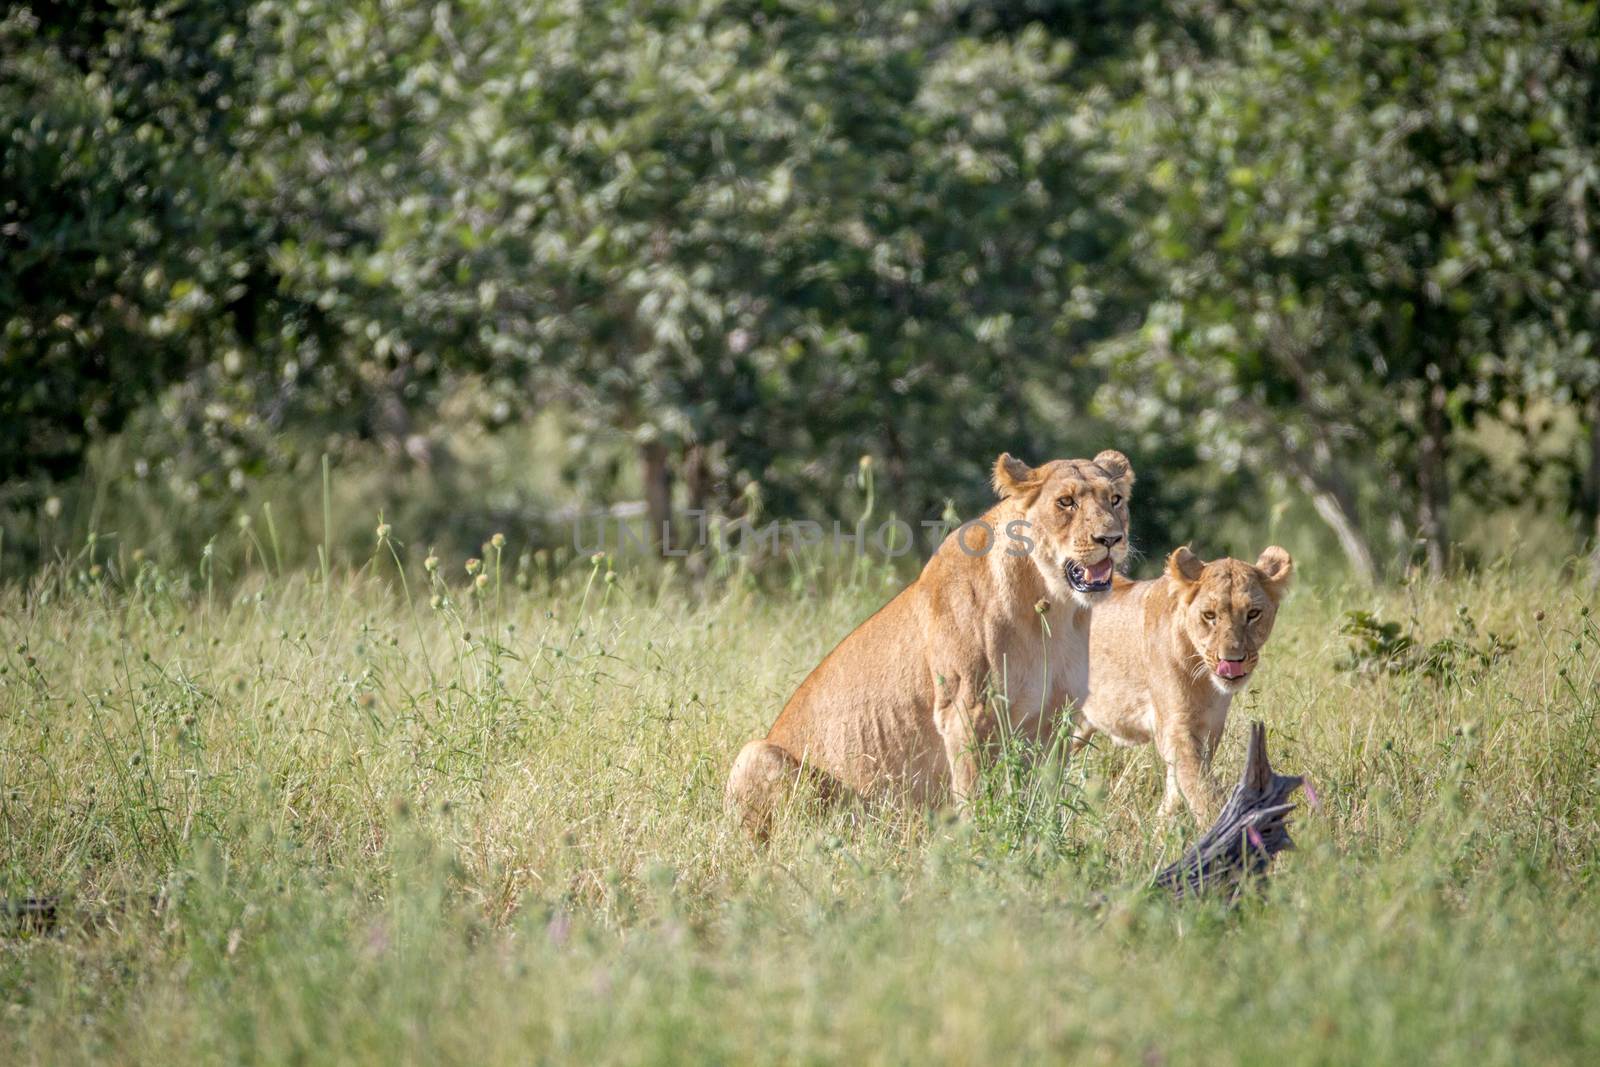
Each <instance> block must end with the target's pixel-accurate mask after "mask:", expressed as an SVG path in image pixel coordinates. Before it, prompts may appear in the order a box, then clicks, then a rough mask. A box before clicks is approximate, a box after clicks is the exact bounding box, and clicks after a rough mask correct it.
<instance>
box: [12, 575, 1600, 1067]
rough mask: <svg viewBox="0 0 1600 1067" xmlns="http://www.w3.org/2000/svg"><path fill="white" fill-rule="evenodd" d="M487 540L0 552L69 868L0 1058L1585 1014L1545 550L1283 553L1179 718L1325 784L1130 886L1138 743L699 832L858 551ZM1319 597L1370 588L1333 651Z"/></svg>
mask: <svg viewBox="0 0 1600 1067" xmlns="http://www.w3.org/2000/svg"><path fill="white" fill-rule="evenodd" d="M496 571H497V568H496V559H495V557H494V555H493V554H491V555H490V556H489V558H488V560H487V567H486V575H487V579H488V580H487V583H486V585H485V587H484V588H483V589H482V590H481V591H479V592H475V593H474V592H470V591H469V585H470V583H471V579H470V577H469V575H468V574H467V573H466V571H465V569H464V568H463V565H462V561H461V560H459V559H452V560H446V561H444V562H443V563H442V565H441V567H440V570H439V572H438V575H437V576H430V575H428V574H426V573H425V572H424V571H423V570H422V568H421V567H416V568H414V569H413V570H412V571H411V572H410V573H409V575H408V578H409V583H408V589H407V590H402V589H401V587H400V586H399V584H398V583H397V582H396V581H395V565H394V562H393V560H392V559H389V558H387V557H386V556H384V555H379V556H378V557H377V562H376V563H375V564H373V565H371V566H369V567H368V568H367V569H365V570H363V571H361V572H356V573H346V574H343V575H341V574H340V573H339V572H337V571H336V572H335V574H334V576H333V579H332V581H331V582H329V583H328V584H327V586H324V585H323V584H322V583H321V582H320V581H318V580H317V578H316V576H315V575H313V574H298V575H297V574H293V573H291V574H288V575H286V576H285V575H277V576H268V575H266V574H261V575H257V576H254V577H251V578H247V579H244V580H243V581H242V583H232V584H230V585H229V591H228V592H227V593H226V594H224V593H223V592H222V591H221V589H220V588H217V587H213V588H212V589H211V590H210V592H208V583H207V579H206V576H205V574H204V572H203V571H200V572H193V573H188V574H177V573H173V572H171V571H165V570H163V569H161V568H159V567H157V566H155V565H153V564H151V563H148V562H145V563H138V564H135V563H133V562H131V561H129V562H128V563H127V564H126V566H124V567H122V568H118V567H108V568H107V569H106V570H105V571H99V572H96V573H93V574H91V572H89V571H88V570H86V569H84V567H82V566H75V567H72V568H66V569H62V570H59V571H57V572H55V573H53V574H52V575H50V576H48V577H47V578H45V579H40V580H37V581H35V582H33V583H31V584H30V585H28V586H27V587H26V588H23V587H18V586H16V585H13V586H12V587H10V588H8V589H6V590H5V591H3V592H0V670H3V671H4V673H3V674H0V827H3V833H0V893H3V895H4V896H6V897H8V898H17V897H21V896H25V895H28V894H39V893H63V894H67V896H68V897H69V900H70V904H69V905H68V906H67V907H66V908H65V923H64V926H63V929H62V930H60V931H59V932H57V933H55V934H51V935H47V936H39V935H29V934H25V933H19V932H18V931H17V930H15V929H12V930H8V931H6V932H4V933H3V934H0V1062H3V1063H7V1064H28V1063H69V1062H77V1061H84V1060H89V1059H95V1060H106V1061H127V1062H161V1063H181V1062H192V1061H200V1062H217V1063H245V1062H263V1063H285V1062H287V1063H351V1062H370V1063H395V1062H401V1063H437V1062H455V1063H469V1064H479V1063H501V1062H503V1063H518V1064H521V1063H529V1062H553V1061H563V1062H577V1063H586V1062H593V1061H607V1062H623V1063H644V1062H724V1063H765V1062H773V1063H797V1062H852V1063H858V1062H859V1063H913V1062H923V1061H928V1060H934V1061H940V1062H955V1063H979V1062H991V1061H993V1062H1007V1061H1018V1060H1023V1059H1024V1058H1027V1059H1034V1058H1041V1057H1048V1058H1051V1059H1059V1060H1067V1061H1071V1062H1075V1063H1124V1062H1133V1063H1146V1064H1161V1063H1174V1064H1177V1063H1192V1062H1205V1063H1217V1062H1238V1063H1264V1064H1274V1065H1280V1064H1286V1063H1368V1062H1401V1061H1406V1062H1413V1063H1418V1062H1429V1063H1433V1062H1469V1063H1473V1064H1494V1063H1528V1062H1537V1063H1562V1062H1564V1063H1594V1062H1596V1061H1597V1060H1600V769H1597V767H1600V723H1597V712H1600V693H1597V690H1596V681H1597V677H1600V630H1597V628H1596V625H1595V622H1594V619H1593V618H1592V617H1591V616H1590V615H1589V614H1588V608H1587V606H1586V605H1587V604H1591V603H1594V601H1593V600H1586V599H1585V598H1586V596H1587V595H1588V594H1586V593H1585V591H1584V588H1585V587H1583V586H1581V585H1579V584H1576V583H1571V582H1567V581H1564V580H1562V579H1560V578H1559V577H1557V576H1556V575H1555V574H1554V572H1549V573H1529V572H1521V571H1517V570H1494V571H1490V572H1488V573H1486V574H1484V575H1482V576H1479V577H1477V578H1473V579H1462V580H1458V581H1456V582H1453V583H1451V584H1444V585H1432V586H1428V585H1425V584H1423V585H1416V586H1412V587H1410V588H1402V589H1395V590H1391V591H1388V592H1384V593H1381V594H1373V593H1370V592H1362V591H1357V590H1345V589H1341V588H1338V587H1318V585H1317V580H1316V567H1315V566H1311V565H1306V561H1302V568H1301V573H1302V574H1304V575H1308V576H1309V579H1308V580H1307V581H1306V582H1303V583H1302V585H1301V587H1300V588H1299V589H1297V590H1296V591H1295V592H1294V593H1293V594H1292V595H1291V597H1290V599H1289V600H1288V601H1287V603H1286V606H1285V608H1284V611H1283V613H1282V615H1281V616H1280V621H1279V624H1278V630H1277V633H1276V634H1275V636H1274V638H1273V641H1272V644H1271V646H1270V647H1269V649H1268V651H1267V655H1266V659H1265V666H1264V668H1263V669H1262V671H1261V672H1260V676H1259V679H1258V681H1257V683H1256V684H1255V686H1254V688H1253V689H1252V690H1251V691H1250V692H1249V693H1248V694H1247V695H1245V696H1244V697H1241V698H1240V699H1239V700H1238V701H1237V702H1236V704H1235V708H1234V718H1233V720H1232V722H1231V723H1230V727H1229V731H1228V739H1227V742H1226V747H1225V750H1224V752H1223V754H1222V757H1221V764H1222V766H1223V769H1224V774H1225V775H1228V776H1229V777H1231V776H1232V775H1233V774H1234V773H1236V771H1237V768H1238V766H1239V763H1240V761H1241V759H1242V738H1243V737H1244V733H1245V730H1244V727H1245V724H1246V722H1247V720H1248V719H1249V718H1251V717H1259V718H1261V719H1264V720H1265V721H1266V722H1267V724H1268V726H1269V730H1270V733H1269V744H1270V747H1271V751H1272V754H1273V758H1274V761H1275V763H1277V764H1278V766H1279V767H1280V768H1281V769H1283V770H1285V771H1289V772H1295V773H1303V774H1306V775H1308V776H1309V777H1310V778H1311V779H1312V781H1313V782H1314V783H1315V786H1316V790H1317V793H1318V795H1319V797H1320V800H1321V804H1320V808H1319V809H1318V810H1315V811H1311V810H1302V811H1301V812H1300V813H1299V814H1298V816H1297V818H1296V821H1295V824H1294V831H1295V834H1296V838H1297V840H1298V843H1299V845H1300V848H1299V850H1298V851H1297V852H1294V853H1291V854H1289V855H1287V856H1286V857H1284V859H1283V860H1282V862H1280V863H1279V864H1278V866H1277V867H1276V868H1275V870H1274V872H1273V874H1272V876H1271V878H1270V880H1269V881H1268V882H1267V883H1266V885H1265V887H1264V889H1263V891H1262V892H1261V893H1259V894H1253V895H1250V896H1248V897H1247V898H1246V899H1245V900H1244V901H1243V902H1242V903H1241V904H1240V905H1239V906H1238V907H1236V908H1232V909H1230V908H1228V907H1226V906H1224V905H1223V904H1221V903H1220V902H1216V901H1198V902H1192V903H1188V904H1184V905H1181V906H1179V905H1174V904H1171V903H1169V902H1167V901H1164V900H1162V899H1159V898H1156V897H1154V896H1152V895H1151V894H1150V893H1149V892H1147V891H1146V890H1145V889H1144V888H1143V887H1144V886H1145V885H1146V884H1147V882H1148V878H1149V875H1150V873H1151V872H1152V871H1153V870H1154V869H1155V868H1156V867H1158V866H1159V865H1161V864H1163V863H1165V862H1168V861H1169V860H1170V859H1172V858H1173V857H1174V856H1175V855H1176V854H1177V852H1178V851H1179V850H1180V849H1181V848H1182V846H1183V845H1184V843H1185V842H1186V841H1188V840H1189V839H1190V838H1192V836H1193V832H1194V831H1193V828H1192V827H1191V826H1189V825H1188V824H1186V823H1179V824H1176V825H1172V826H1164V825H1162V824H1161V823H1159V822H1158V821H1157V820H1156V819H1155V817H1154V813H1155V809H1156V806H1157V803H1158V801H1159V795H1160V786H1161V775H1160V773H1159V771H1158V768H1157V764H1156V759H1155V757H1154V753H1153V752H1151V751H1148V750H1144V751H1136V752H1127V751H1104V750H1100V751H1094V752H1091V753H1090V754H1089V755H1088V756H1087V757H1086V758H1084V759H1082V760H1080V761H1078V762H1076V763H1074V764H1073V765H1072V766H1071V767H1070V768H1068V769H1067V772H1066V774H1065V776H1064V779H1059V780H1056V779H1051V778H1049V777H1048V776H1044V775H1039V776H1035V777H1031V778H1030V777H1027V776H1020V775H1018V774H1017V773H1015V767H1014V766H1012V765H1010V764H1009V763H1002V765H1001V766H1000V767H998V768H997V769H995V770H994V771H992V772H991V774H990V776H989V780H988V783H989V792H988V794H987V798H986V800H985V802H984V803H983V804H982V805H981V806H980V809H979V811H978V813H977V815H976V817H975V818H974V819H972V820H971V821H967V822H952V821H949V820H947V819H943V818H939V817H932V818H930V817H927V816H924V815H922V814H919V813H905V812H894V811H853V812H842V813H833V814H828V815H817V814H812V813H806V812H803V811H799V812H794V813H791V817H790V818H789V819H788V820H787V821H786V822H785V823H784V824H783V825H781V826H780V828H779V832H778V834H777V836H776V838H775V840H774V842H773V843H772V845H771V846H770V847H769V848H768V849H766V850H765V851H757V850H755V849H753V848H752V847H751V846H750V845H749V844H747V843H746V842H745V841H744V840H742V839H741V838H740V837H739V836H738V834H737V833H736V832H735V830H734V828H733V827H732V826H731V825H730V824H729V823H728V821H727V820H725V819H724V818H723V817H722V815H721V811H720V801H721V787H722V782H723V778H724V775H725V773H726V769H727V766H728V763H729V761H730V760H731V758H732V756H733V754H734V752H735V751H736V750H737V748H738V746H739V744H740V743H741V742H743V741H744V740H746V739H748V738H749V737H752V736H756V735H757V734H759V733H760V732H761V731H762V730H763V729H764V728H765V726H766V725H767V724H768V722H769V721H770V719H771V718H772V716H773V715H774V714H775V712H776V710H777V708H778V706H779V705H780V704H781V702H782V700H783V699H784V698H785V697H786V695H787V694H788V693H789V691H790V690H791V689H792V688H793V686H794V685H795V684H796V683H797V682H798V681H799V679H800V678H801V677H802V676H803V675H804V673H805V672H806V671H807V670H808V669H809V668H810V666H811V665H812V664H814V663H815V662H816V661H817V660H818V658H819V657H820V656H821V655H822V654H823V653H824V652H825V651H826V650H827V648H828V647H830V646H831V645H832V644H833V642H835V641H836V640H837V639H838V638H839V637H841V636H842V635H843V634H844V633H846V632H847V631H848V630H849V629H850V627H851V626H852V625H853V624H854V623H855V622H857V621H858V620H859V619H861V618H862V617H864V615H865V614H867V613H868V612H869V611H870V610H872V608H874V607H875V606H876V605H877V604H878V603H880V602H881V601H882V600H883V599H885V598H886V597H887V595H888V594H889V593H890V592H891V591H892V585H891V584H890V583H891V582H896V581H898V579H895V578H892V577H891V576H889V575H886V574H883V573H880V572H877V571H868V572H864V573H859V574H857V575H856V576H855V579H854V580H853V581H849V582H841V583H839V584H838V585H837V587H835V588H830V589H829V590H828V591H825V592H817V591H813V590H808V589H807V588H806V583H804V582H800V583H797V585H798V588H797V589H796V590H794V591H792V592H788V593H781V594H775V593H771V592H763V591H761V590H760V589H758V588H757V587H756V586H755V585H754V584H753V583H750V582H747V581H742V580H739V579H737V578H735V579H731V580H729V581H727V582H726V583H722V584H718V585H716V586H714V587H713V588H714V591H713V592H707V593H702V594H690V593H687V592H684V591H683V590H682V589H681V588H679V587H677V586H671V585H668V586H665V587H657V586H654V585H652V584H650V583H648V582H646V581H645V578H644V576H642V575H634V574H629V573H622V574H618V575H616V576H615V577H613V578H608V577H607V576H606V572H605V570H604V568H603V567H597V568H594V569H591V568H590V567H589V566H588V565H587V564H584V565H581V566H578V567H577V568H576V569H574V571H573V572H572V573H570V574H567V575H565V576H563V577H561V578H559V579H558V580H554V581H546V580H543V579H539V580H534V581H532V582H529V583H528V585H529V588H527V589H524V588H520V587H519V586H518V585H517V583H515V582H513V581H512V580H511V579H510V577H509V575H507V576H506V578H505V581H504V582H503V583H502V582H501V581H500V580H499V578H498V577H497V574H496ZM663 589H664V590H665V591H663ZM435 596H437V597H439V599H438V601H437V602H436V603H430V600H431V598H433V597H435ZM412 605H414V607H413V606H412ZM1352 610H1357V611H1371V612H1375V613H1376V615H1377V618H1378V620H1379V621H1392V622H1394V623H1397V624H1398V630H1392V631H1389V632H1387V633H1386V632H1384V631H1382V630H1381V629H1380V628H1378V627H1377V626H1376V625H1374V626H1373V627H1371V628H1369V630H1368V632H1367V637H1365V638H1363V639H1362V645H1361V647H1362V649H1364V654H1362V655H1358V656H1356V657H1355V660H1356V662H1355V666H1356V667H1358V668H1364V669H1357V670H1341V669H1339V668H1338V666H1337V665H1338V664H1339V663H1340V661H1342V660H1345V659H1347V658H1348V657H1349V656H1350V652H1349V649H1350V646H1351V641H1352V639H1351V638H1349V637H1347V636H1345V635H1342V634H1341V633H1340V626H1341V624H1342V623H1343V622H1344V620H1345V613H1346V612H1347V611H1352ZM1491 634H1494V635H1499V637H1500V638H1501V639H1503V640H1501V641H1497V640H1496V639H1495V638H1493V637H1491V636H1490V635H1491ZM1408 638H1415V639H1416V641H1417V642H1418V643H1417V644H1415V645H1412V646H1410V647H1407V645H1406V641H1407V639H1408ZM1505 642H1509V643H1511V644H1514V645H1515V648H1514V649H1511V650H1507V649H1506V648H1505V647H1504V643H1505ZM1386 663H1387V664H1388V665H1389V667H1391V668H1392V669H1387V670H1385V669H1382V668H1383V666H1384V665H1385V664H1386ZM152 905H153V906H152Z"/></svg>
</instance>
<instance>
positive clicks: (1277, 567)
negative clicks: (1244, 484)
mask: <svg viewBox="0 0 1600 1067" xmlns="http://www.w3.org/2000/svg"><path fill="white" fill-rule="evenodd" d="M1292 570H1294V561H1293V560H1291V559H1290V558H1289V553H1287V552H1285V551H1284V550H1283V549H1281V548H1279V547H1278V546H1277V545H1273V546H1272V547H1271V548H1268V549H1267V550H1266V551H1264V552H1262V553H1261V558H1260V559H1257V560H1256V562H1255V566H1253V567H1252V566H1251V565H1250V564H1248V563H1246V562H1244V561H1243V560H1238V559H1219V560H1213V561H1212V562H1210V563H1202V562H1201V561H1200V559H1199V557H1198V556H1196V555H1195V554H1194V553H1193V552H1191V551H1189V549H1188V548H1187V547H1184V548H1180V549H1177V550H1175V551H1174V552H1173V553H1172V555H1171V556H1168V557H1167V576H1168V577H1169V578H1170V579H1171V580H1172V583H1173V586H1174V587H1175V588H1176V590H1177V594H1178V596H1177V602H1178V617H1179V624H1180V625H1181V626H1182V627H1183V629H1184V632H1185V633H1186V634H1187V635H1188V637H1189V641H1190V642H1191V643H1192V644H1193V645H1194V647H1195V651H1197V652H1198V653H1199V654H1200V659H1201V660H1202V661H1203V663H1204V666H1205V670H1206V673H1208V674H1209V675H1210V676H1211V683H1212V684H1213V685H1215V686H1216V687H1217V689H1218V690H1220V691H1221V692H1223V693H1230V694H1231V693H1236V692H1238V691H1239V690H1241V689H1243V688H1244V687H1245V686H1246V685H1247V684H1248V683H1249V680H1250V675H1251V674H1252V673H1254V671H1255V669H1256V665H1257V664H1258V663H1260V662H1261V648H1262V646H1263V645H1265V644H1266V643H1267V637H1268V636H1269V635H1270V634H1271V633H1272V623H1273V620H1274V619H1276V618H1277V615H1278V601H1279V600H1281V599H1282V598H1283V594H1284V591H1285V590H1287V589H1288V588H1289V573H1290V572H1291V571H1292Z"/></svg>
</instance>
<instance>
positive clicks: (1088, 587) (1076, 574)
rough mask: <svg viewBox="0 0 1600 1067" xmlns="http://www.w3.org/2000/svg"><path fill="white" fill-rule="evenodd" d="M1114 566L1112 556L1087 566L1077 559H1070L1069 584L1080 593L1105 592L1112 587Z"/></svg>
mask: <svg viewBox="0 0 1600 1067" xmlns="http://www.w3.org/2000/svg"><path fill="white" fill-rule="evenodd" d="M1114 567H1115V564H1114V563H1113V562H1112V560H1111V557H1110V556H1107V557H1106V558H1105V559H1103V560H1101V561H1100V562H1099V563H1094V564H1091V565H1089V566H1087V567H1085V566H1084V565H1083V564H1081V563H1079V562H1077V561H1076V560H1068V561H1067V584H1068V585H1070V586H1072V588H1074V589H1076V590H1077V591H1078V592H1080V593H1103V592H1105V591H1106V590H1107V589H1110V588H1111V571H1112V569H1113V568H1114Z"/></svg>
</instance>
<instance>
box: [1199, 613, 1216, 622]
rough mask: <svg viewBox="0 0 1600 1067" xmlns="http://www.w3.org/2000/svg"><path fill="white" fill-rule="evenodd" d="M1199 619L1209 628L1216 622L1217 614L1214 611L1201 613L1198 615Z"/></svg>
mask: <svg viewBox="0 0 1600 1067" xmlns="http://www.w3.org/2000/svg"><path fill="white" fill-rule="evenodd" d="M1200 619H1201V621H1203V622H1204V623H1205V624H1206V625H1207V626H1210V625H1211V624H1212V623H1214V622H1216V621H1217V613H1216V612H1214V611H1202V612H1201V613H1200Z"/></svg>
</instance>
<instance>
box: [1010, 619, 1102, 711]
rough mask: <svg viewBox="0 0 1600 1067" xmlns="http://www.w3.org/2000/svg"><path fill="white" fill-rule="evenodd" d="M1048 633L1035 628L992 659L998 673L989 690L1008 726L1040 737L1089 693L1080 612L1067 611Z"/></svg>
mask: <svg viewBox="0 0 1600 1067" xmlns="http://www.w3.org/2000/svg"><path fill="white" fill-rule="evenodd" d="M1064 615H1065V617H1064V618H1063V619H1061V620H1060V621H1059V622H1058V623H1057V625H1055V626H1054V627H1052V628H1051V630H1050V632H1049V633H1048V634H1046V633H1044V632H1043V627H1041V628H1040V630H1039V632H1038V634H1037V636H1036V637H1034V638H1033V639H1032V640H1027V639H1021V640H1016V641H1013V642H1011V643H1010V647H1009V648H1008V649H1007V650H1006V651H1005V652H1004V653H1001V654H998V655H997V656H996V657H995V658H996V667H995V670H996V671H997V673H998V675H999V677H997V678H996V679H995V680H994V684H993V690H994V692H995V694H996V695H997V696H1000V695H1003V699H1002V700H999V701H997V703H998V706H999V708H1000V709H1002V710H1003V712H1004V714H1005V715H1006V717H1007V722H1008V724H1009V726H1010V728H1011V729H1012V730H1013V731H1014V732H1017V733H1022V734H1025V735H1028V736H1033V737H1038V738H1041V739H1042V738H1045V737H1047V736H1048V734H1049V732H1050V730H1051V729H1053V727H1054V725H1055V722H1056V717H1057V715H1058V714H1060V713H1061V712H1062V711H1063V710H1064V709H1065V710H1068V711H1070V710H1071V708H1073V707H1076V706H1078V705H1080V704H1082V702H1083V700H1084V698H1085V697H1086V696H1087V694H1088V691H1089V634H1088V627H1087V618H1086V617H1085V616H1086V613H1084V612H1067V613H1064Z"/></svg>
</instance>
